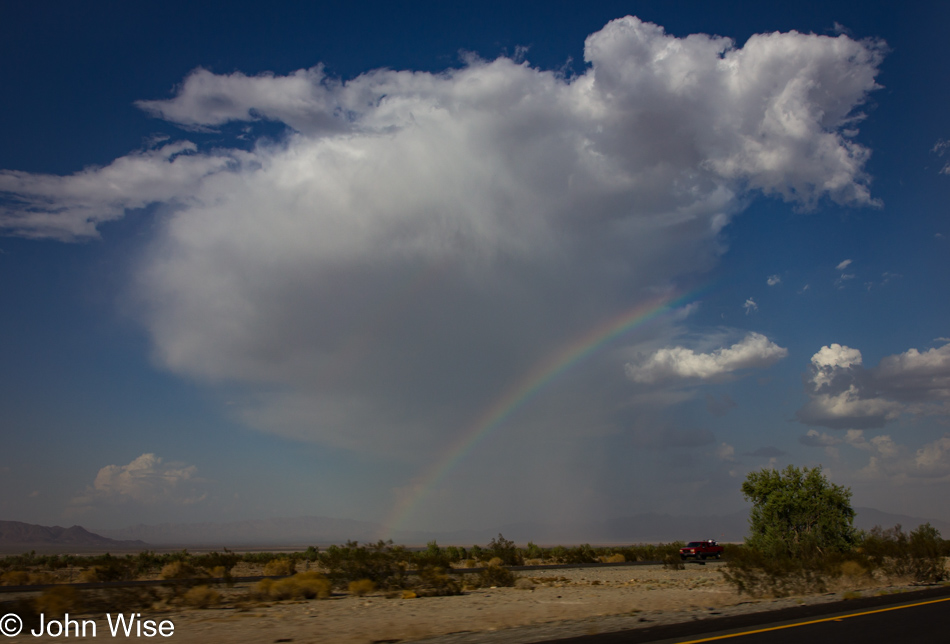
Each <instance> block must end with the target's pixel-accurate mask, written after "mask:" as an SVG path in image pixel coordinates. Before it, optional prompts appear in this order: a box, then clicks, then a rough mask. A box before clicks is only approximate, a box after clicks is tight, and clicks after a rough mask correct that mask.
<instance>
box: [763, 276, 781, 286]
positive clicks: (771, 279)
mask: <svg viewBox="0 0 950 644" xmlns="http://www.w3.org/2000/svg"><path fill="white" fill-rule="evenodd" d="M765 282H766V284H768V285H769V286H775V285H776V284H781V283H782V278H781V277H780V276H778V275H769V278H768V279H767V280H765Z"/></svg>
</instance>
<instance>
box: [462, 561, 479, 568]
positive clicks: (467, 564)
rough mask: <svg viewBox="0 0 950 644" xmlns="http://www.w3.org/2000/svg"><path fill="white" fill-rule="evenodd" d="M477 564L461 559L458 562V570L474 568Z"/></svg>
mask: <svg viewBox="0 0 950 644" xmlns="http://www.w3.org/2000/svg"><path fill="white" fill-rule="evenodd" d="M477 563H478V562H476V561H475V560H474V559H463V560H462V561H460V562H459V567H460V568H474V567H475V566H476V564H477Z"/></svg>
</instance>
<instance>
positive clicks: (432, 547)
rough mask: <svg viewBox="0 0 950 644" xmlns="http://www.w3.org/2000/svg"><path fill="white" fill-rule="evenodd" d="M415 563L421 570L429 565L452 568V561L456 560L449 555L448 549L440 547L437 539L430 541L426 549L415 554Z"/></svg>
mask: <svg viewBox="0 0 950 644" xmlns="http://www.w3.org/2000/svg"><path fill="white" fill-rule="evenodd" d="M412 559H413V563H415V565H416V567H417V568H419V569H420V570H421V569H422V568H427V567H436V568H450V567H451V566H452V562H453V561H454V560H453V559H452V557H451V556H449V553H448V550H447V549H443V548H440V547H439V544H438V543H436V542H435V541H430V542H429V543H428V545H427V546H426V549H425V550H423V551H422V552H417V553H415V554H414V556H413V558H412Z"/></svg>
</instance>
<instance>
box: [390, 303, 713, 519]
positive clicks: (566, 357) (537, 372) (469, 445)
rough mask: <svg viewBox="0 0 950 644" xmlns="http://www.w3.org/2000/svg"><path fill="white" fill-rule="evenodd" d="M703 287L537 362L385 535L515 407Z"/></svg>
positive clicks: (620, 319)
mask: <svg viewBox="0 0 950 644" xmlns="http://www.w3.org/2000/svg"><path fill="white" fill-rule="evenodd" d="M701 290H703V289H700V290H698V291H691V292H690V293H687V294H686V295H681V296H679V297H674V296H673V295H667V296H664V297H660V298H656V299H653V300H650V301H648V302H645V303H642V304H640V305H638V306H635V307H634V308H632V309H629V310H627V311H624V312H623V313H621V314H620V315H617V316H615V317H613V318H610V319H608V320H607V321H605V322H603V323H601V324H599V325H597V326H595V327H593V328H592V329H590V330H588V331H587V332H586V333H584V334H582V335H580V336H579V337H577V338H575V339H574V341H572V342H570V343H569V344H567V345H566V346H564V347H563V348H562V349H560V350H559V351H557V352H555V353H554V354H552V355H550V356H548V357H547V358H546V359H544V360H541V361H540V362H538V363H536V364H535V365H534V367H533V368H532V369H531V370H530V371H528V372H527V373H526V374H525V375H524V376H523V377H522V378H520V379H519V380H518V381H517V382H515V383H514V385H513V386H511V387H509V388H508V389H507V390H505V392H504V393H503V394H502V395H500V396H499V397H498V398H496V399H495V400H494V401H493V402H492V404H491V405H490V406H489V407H488V408H487V409H486V410H485V411H484V412H482V413H481V414H480V415H479V416H478V418H477V419H476V420H475V422H474V423H472V424H471V425H470V426H469V427H468V428H467V429H466V430H465V431H464V432H462V433H461V435H460V437H459V439H458V440H457V441H456V442H455V443H454V444H453V445H452V446H451V447H450V448H449V449H448V450H447V451H446V452H445V454H444V455H443V457H442V458H441V459H439V460H437V461H436V464H435V465H434V466H433V467H432V468H431V469H430V470H429V471H428V472H426V474H425V475H424V476H423V478H422V480H421V483H419V484H417V485H415V486H414V487H415V491H414V492H413V493H412V494H408V495H406V497H405V498H404V500H403V501H401V502H399V503H397V504H396V506H395V507H394V509H393V511H392V512H391V513H390V515H389V517H388V519H387V520H386V522H385V523H384V524H383V526H384V535H383V536H384V537H389V536H390V535H391V534H392V532H393V531H394V530H396V529H397V528H398V527H399V526H400V525H401V524H402V523H403V521H405V520H406V518H407V517H408V516H409V515H410V514H411V513H412V512H413V510H415V508H416V506H418V505H419V502H420V501H421V500H422V499H423V498H424V497H425V495H426V494H427V493H428V491H429V490H430V489H432V488H433V487H434V486H435V485H436V483H438V482H439V481H440V480H442V478H444V477H445V475H446V474H447V473H448V472H449V471H451V470H452V469H453V468H454V467H455V466H456V465H457V464H458V463H459V462H460V461H461V460H462V459H463V458H464V457H465V455H466V454H468V453H469V452H470V451H471V450H472V449H473V448H474V447H475V446H476V445H478V444H479V443H480V442H481V441H483V440H485V438H487V437H488V436H489V435H491V434H492V433H493V432H494V431H495V430H497V429H498V428H499V427H500V426H501V425H502V424H503V423H504V421H505V420H506V419H507V418H508V417H509V416H511V415H512V414H513V413H514V412H515V411H516V410H518V409H519V408H520V407H522V406H523V405H524V404H525V403H526V402H527V401H529V400H530V399H531V398H533V397H534V396H535V394H537V393H538V392H539V391H541V390H542V389H543V388H544V387H545V386H546V385H547V384H549V383H550V382H551V381H552V380H554V379H555V378H557V377H558V376H559V375H560V374H562V373H564V372H565V371H567V370H568V369H569V368H571V367H572V366H574V365H576V364H577V363H579V362H581V361H582V360H584V359H585V358H587V357H589V356H591V355H592V354H594V353H595V352H596V351H597V350H598V349H600V348H601V347H602V346H604V345H605V344H607V343H609V342H610V341H611V340H614V339H616V338H618V337H620V336H621V335H623V334H625V333H627V332H628V331H630V330H632V329H634V328H635V327H637V326H640V325H642V324H645V323H647V322H649V321H650V320H653V319H655V318H657V317H659V316H660V315H662V314H664V313H666V312H668V311H672V310H674V309H676V308H678V307H680V306H682V305H684V304H687V303H688V302H690V301H692V300H694V299H696V297H697V296H698V295H699V292H700V291H701Z"/></svg>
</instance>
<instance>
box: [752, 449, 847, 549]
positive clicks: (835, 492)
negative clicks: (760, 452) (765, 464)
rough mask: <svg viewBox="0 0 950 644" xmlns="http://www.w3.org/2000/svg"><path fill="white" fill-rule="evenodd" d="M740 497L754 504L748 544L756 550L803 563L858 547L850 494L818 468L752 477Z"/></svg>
mask: <svg viewBox="0 0 950 644" xmlns="http://www.w3.org/2000/svg"><path fill="white" fill-rule="evenodd" d="M742 493H743V495H745V497H746V499H748V500H749V501H751V502H752V512H751V513H750V516H749V525H750V536H749V537H748V538H747V539H746V544H747V545H748V546H750V547H751V548H754V549H755V550H758V551H760V552H762V553H765V554H769V555H773V556H791V557H796V558H801V557H807V556H813V555H822V554H827V553H831V552H847V551H849V550H850V549H851V548H852V547H853V546H854V544H855V541H856V538H857V534H856V532H855V529H854V514H855V513H854V510H853V509H852V508H851V489H850V488H846V487H842V486H840V485H835V484H834V483H831V482H830V481H829V480H828V479H827V478H826V477H825V476H824V474H822V472H821V467H820V466H819V467H815V468H812V469H809V468H807V467H805V468H802V469H799V468H797V467H795V466H793V465H789V466H788V467H786V468H785V469H784V470H782V471H780V472H779V471H776V470H772V469H762V470H760V471H758V472H750V473H749V475H748V476H747V477H746V480H745V483H743V484H742Z"/></svg>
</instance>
